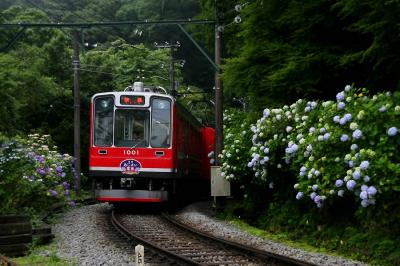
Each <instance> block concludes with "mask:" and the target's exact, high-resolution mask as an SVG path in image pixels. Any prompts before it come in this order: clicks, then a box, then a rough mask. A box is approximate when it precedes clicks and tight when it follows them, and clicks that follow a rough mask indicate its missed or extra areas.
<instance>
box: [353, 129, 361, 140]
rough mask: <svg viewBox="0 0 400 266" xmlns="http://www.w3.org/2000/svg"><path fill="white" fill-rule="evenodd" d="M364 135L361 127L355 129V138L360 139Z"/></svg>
mask: <svg viewBox="0 0 400 266" xmlns="http://www.w3.org/2000/svg"><path fill="white" fill-rule="evenodd" d="M361 137H362V131H361V130H359V129H356V130H354V131H353V138H354V139H359V138H361Z"/></svg>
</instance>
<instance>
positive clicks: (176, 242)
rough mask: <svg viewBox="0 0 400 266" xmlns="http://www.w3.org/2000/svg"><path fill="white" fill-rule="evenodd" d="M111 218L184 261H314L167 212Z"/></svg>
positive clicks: (150, 245) (138, 237)
mask: <svg viewBox="0 0 400 266" xmlns="http://www.w3.org/2000/svg"><path fill="white" fill-rule="evenodd" d="M111 221H112V223H113V225H114V226H115V227H116V228H117V230H118V231H120V232H121V233H122V234H124V235H125V236H127V237H129V238H131V239H134V241H135V242H138V243H142V244H143V245H144V246H145V250H146V247H147V248H150V249H152V250H153V251H154V250H157V251H158V252H159V253H160V254H163V256H165V257H168V258H169V260H172V261H175V263H177V264H181V265H302V266H311V265H314V264H308V263H305V262H301V261H297V260H294V259H291V258H288V257H284V256H281V255H277V254H273V253H269V252H265V251H261V250H257V249H253V248H251V247H248V246H243V245H241V244H238V243H234V242H230V241H226V240H222V239H219V238H216V237H213V236H211V235H209V234H206V233H203V232H199V231H197V230H195V229H193V228H191V227H189V226H187V225H184V224H182V223H180V222H178V221H176V220H175V219H174V218H173V217H171V216H169V215H166V214H163V215H149V214H145V215H138V214H122V213H115V212H113V213H112V218H111ZM145 261H146V252H145Z"/></svg>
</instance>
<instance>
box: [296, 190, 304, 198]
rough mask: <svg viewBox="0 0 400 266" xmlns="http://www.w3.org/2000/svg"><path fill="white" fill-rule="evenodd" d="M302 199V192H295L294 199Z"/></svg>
mask: <svg viewBox="0 0 400 266" xmlns="http://www.w3.org/2000/svg"><path fill="white" fill-rule="evenodd" d="M302 197H303V192H297V194H296V199H297V200H299V199H301V198H302Z"/></svg>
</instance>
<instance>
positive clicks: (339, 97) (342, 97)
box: [336, 91, 345, 101]
mask: <svg viewBox="0 0 400 266" xmlns="http://www.w3.org/2000/svg"><path fill="white" fill-rule="evenodd" d="M344 97H345V94H344V91H341V92H339V93H338V94H336V100H337V101H343V100H344Z"/></svg>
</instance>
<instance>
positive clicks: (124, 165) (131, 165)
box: [120, 159, 142, 175]
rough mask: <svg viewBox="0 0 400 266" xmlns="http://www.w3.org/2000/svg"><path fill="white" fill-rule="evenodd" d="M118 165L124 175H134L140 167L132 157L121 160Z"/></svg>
mask: <svg viewBox="0 0 400 266" xmlns="http://www.w3.org/2000/svg"><path fill="white" fill-rule="evenodd" d="M120 167H121V172H122V173H123V174H125V175H136V174H138V173H139V170H140V168H142V166H141V165H140V163H139V162H138V161H136V160H132V159H130V160H123V161H122V162H121V165H120Z"/></svg>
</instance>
